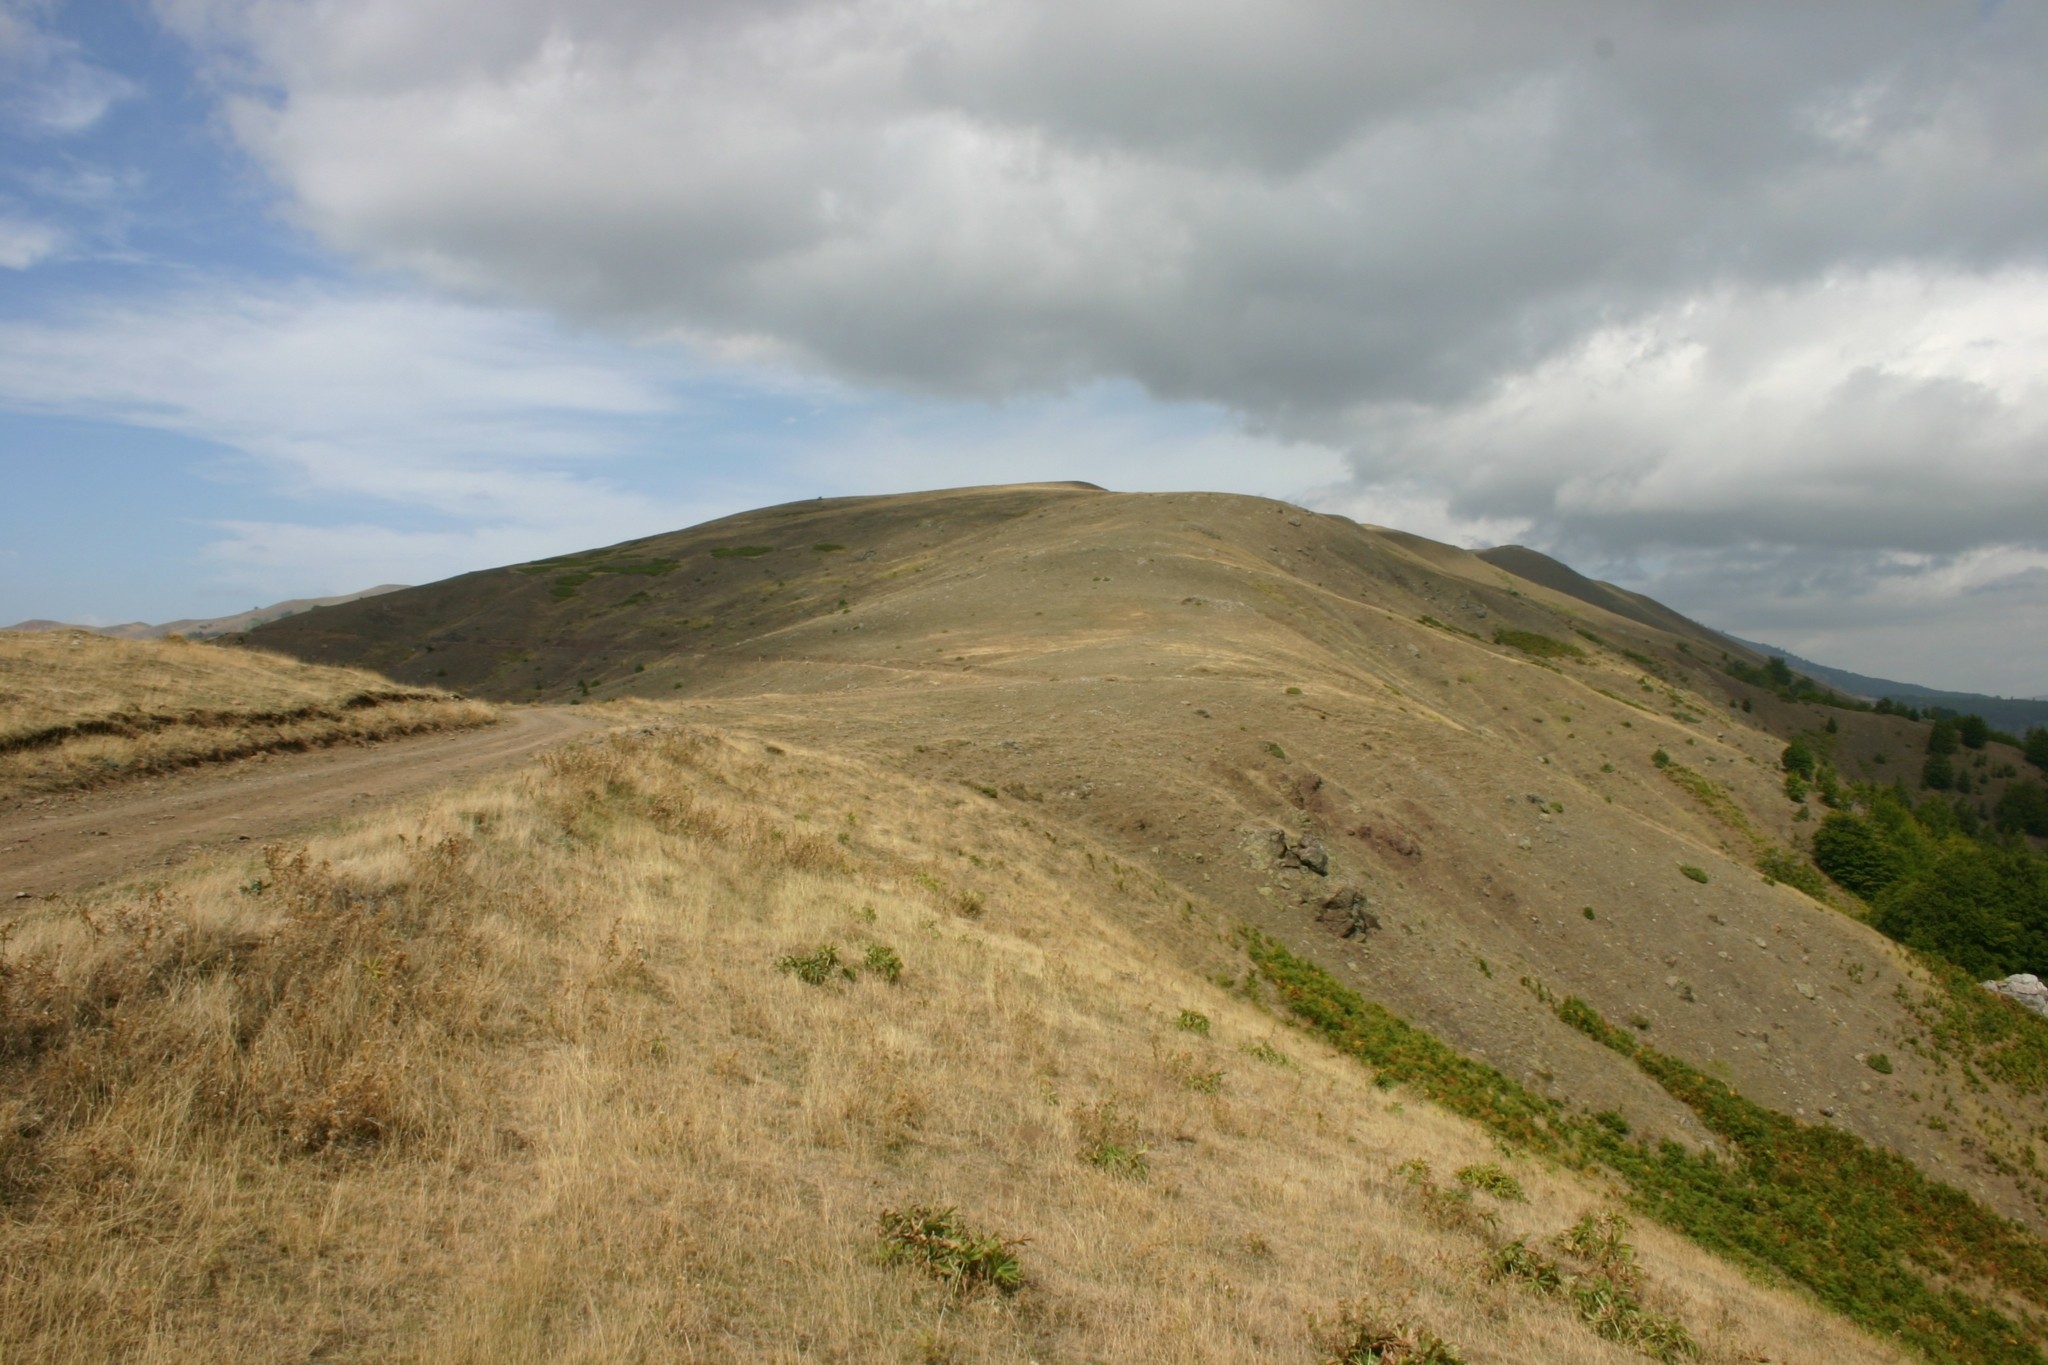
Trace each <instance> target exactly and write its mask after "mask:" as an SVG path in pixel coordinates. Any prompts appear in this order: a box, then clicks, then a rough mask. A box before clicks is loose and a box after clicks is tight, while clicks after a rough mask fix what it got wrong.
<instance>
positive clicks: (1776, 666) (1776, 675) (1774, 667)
mask: <svg viewBox="0 0 2048 1365" xmlns="http://www.w3.org/2000/svg"><path fill="white" fill-rule="evenodd" d="M1764 676H1765V677H1767V678H1769V679H1770V680H1771V686H1773V687H1790V686H1791V685H1792V676H1793V674H1792V666H1791V665H1790V664H1788V663H1786V662H1785V661H1784V660H1783V659H1781V658H1779V657H1778V656H1777V655H1775V654H1773V655H1772V656H1771V661H1770V662H1769V663H1767V664H1765V665H1764Z"/></svg>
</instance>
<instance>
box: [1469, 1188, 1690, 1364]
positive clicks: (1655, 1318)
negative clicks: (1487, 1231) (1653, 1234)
mask: <svg viewBox="0 0 2048 1365" xmlns="http://www.w3.org/2000/svg"><path fill="white" fill-rule="evenodd" d="M1628 1230H1629V1225H1628V1220H1627V1219H1626V1218H1623V1217H1622V1216H1621V1215H1620V1214H1618V1213H1603V1214H1600V1215H1598V1216H1595V1215H1593V1214H1587V1215H1586V1216H1584V1217H1582V1218H1581V1219H1579V1221H1578V1222H1576V1223H1574V1224H1573V1225H1572V1226H1571V1227H1569V1228H1566V1229H1565V1230H1564V1231H1563V1232H1561V1233H1559V1234H1558V1235H1557V1236H1555V1237H1553V1238H1551V1241H1550V1244H1551V1246H1552V1248H1553V1249H1554V1250H1556V1251H1557V1252H1558V1255H1559V1259H1553V1258H1551V1257H1549V1256H1546V1255H1544V1254H1543V1253H1542V1252H1540V1251H1538V1250H1536V1249H1535V1248H1534V1247H1531V1246H1530V1245H1529V1244H1528V1240H1527V1239H1526V1238H1520V1237H1518V1238H1516V1239H1515V1240H1514V1241H1512V1242H1509V1243H1508V1244H1507V1245H1506V1246H1504V1247H1502V1248H1500V1249H1499V1250H1498V1251H1496V1252H1495V1253H1494V1254H1493V1256H1492V1258H1491V1260H1490V1261H1489V1262H1488V1266H1487V1269H1488V1271H1489V1273H1490V1274H1491V1275H1492V1276H1493V1278H1495V1279H1505V1280H1519V1281H1521V1282H1522V1283H1524V1284H1526V1285H1528V1286H1529V1287H1530V1288H1531V1289H1534V1290H1536V1291H1537V1292H1538V1293H1540V1294H1545V1295H1555V1296H1560V1297H1562V1298H1563V1299H1565V1301H1566V1302H1568V1303H1569V1304H1571V1306H1572V1310H1573V1311H1574V1312H1575V1313H1577V1314H1578V1316H1579V1319H1580V1320H1581V1321H1582V1322H1584V1323H1585V1324H1586V1325H1587V1326H1588V1327H1591V1328H1592V1329H1593V1331H1594V1332H1595V1333H1596V1334H1598V1335H1599V1336H1602V1337H1605V1338H1606V1339H1607V1340H1609V1341H1613V1342H1618V1343H1620V1344H1621V1345H1623V1346H1628V1347H1632V1348H1634V1349H1635V1350H1638V1351H1641V1352H1642V1353H1643V1354H1644V1355H1647V1356H1649V1357H1650V1358H1651V1359H1652V1360H1659V1361H1667V1362H1670V1361H1679V1360H1688V1359H1691V1358H1692V1357H1693V1356H1696V1355H1697V1354H1699V1346H1698V1344H1697V1343H1696V1342H1694V1341H1693V1339H1692V1334H1691V1333H1690V1332H1688V1331H1687V1330H1686V1328H1685V1324H1684V1323H1682V1322H1680V1321H1679V1320H1678V1319H1677V1318H1674V1317H1668V1316H1666V1315H1664V1314H1661V1313H1655V1312H1652V1311H1651V1310H1650V1309H1648V1308H1646V1307H1644V1306H1643V1301H1642V1272H1641V1271H1640V1270H1639V1269H1638V1268H1637V1266H1636V1261H1635V1248H1634V1247H1632V1246H1630V1245H1629V1243H1628V1241H1627V1233H1628Z"/></svg>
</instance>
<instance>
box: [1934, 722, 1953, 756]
mask: <svg viewBox="0 0 2048 1365" xmlns="http://www.w3.org/2000/svg"><path fill="white" fill-rule="evenodd" d="M1955 751H1956V723H1955V721H1954V720H1953V719H1951V718H1950V717H1947V716H1943V717H1942V718H1941V719H1940V720H1938V721H1936V722H1934V728H1933V729H1931V730H1929V731H1928V732H1927V752H1928V753H1930V754H1952V753H1954V752H1955Z"/></svg>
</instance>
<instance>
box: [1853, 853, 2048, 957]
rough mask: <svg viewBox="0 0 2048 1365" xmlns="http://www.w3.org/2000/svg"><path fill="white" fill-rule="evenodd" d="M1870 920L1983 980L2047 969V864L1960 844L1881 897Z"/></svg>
mask: <svg viewBox="0 0 2048 1365" xmlns="http://www.w3.org/2000/svg"><path fill="white" fill-rule="evenodd" d="M1870 922H1871V924H1872V925H1873V926H1874V927H1875V928H1876V929H1877V930H1878V931H1879V932H1880V933H1883V934H1886V935H1888V936H1890V937H1892V938H1895V939H1897V940H1898V941H1899V942H1901V943H1905V944H1908V945H1910V946H1912V947H1915V948H1919V949H1921V950H1922V951H1924V952H1931V953H1936V954H1939V955H1940V956H1942V957H1945V958H1947V959H1948V960H1949V961H1951V962H1953V963H1956V964H1957V965H1958V966H1960V967H1962V968H1964V969H1965V970H1966V971H1968V972H1970V973H1971V975H1973V976H1975V977H1977V978H1978V979H1979V980H1984V979H1987V978H1990V977H1999V976H2005V975H2008V974H2009V973H2012V972H2035V973H2040V972H2044V971H2048V861H2044V860H2043V859H2040V858H2036V857H2033V856H2031V855H2030V854H2027V853H2026V852H2024V851H2020V850H2010V849H2001V848H1989V847H1986V846H1985V845H1983V844H1976V843H1970V842H1966V841H1957V842H1955V843H1952V844H1950V845H1949V846H1948V847H1947V848H1946V849H1944V850H1943V852H1942V855H1941V857H1940V858H1939V859H1937V860H1936V861H1935V863H1934V864H1933V866H1931V867H1929V868H1928V869H1926V870H1925V871H1924V872H1920V873H1918V874H1916V875H1914V876H1911V877H1907V878H1905V879H1903V880H1901V881H1899V882H1896V883H1894V884H1893V885H1892V886H1891V887H1890V888H1888V889H1887V890H1886V891H1885V892H1884V893H1883V894H1882V895H1881V896H1879V898H1878V901H1877V905H1876V907H1875V913H1873V914H1872V915H1871V918H1870Z"/></svg>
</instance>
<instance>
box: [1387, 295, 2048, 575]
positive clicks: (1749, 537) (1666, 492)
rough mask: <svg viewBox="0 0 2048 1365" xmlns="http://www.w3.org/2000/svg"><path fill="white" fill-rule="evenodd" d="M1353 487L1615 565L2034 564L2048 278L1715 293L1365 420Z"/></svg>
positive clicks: (2046, 436) (2047, 504)
mask: <svg viewBox="0 0 2048 1365" xmlns="http://www.w3.org/2000/svg"><path fill="white" fill-rule="evenodd" d="M1355 420H1356V423H1357V429H1358V430H1359V431H1360V432H1361V433H1362V439H1361V441H1360V444H1359V447H1358V452H1357V454H1356V456H1355V458H1354V463H1355V466H1356V471H1357V472H1356V477H1357V479H1358V480H1359V482H1361V483H1362V484H1366V485H1373V484H1377V483H1379V482H1382V481H1385V480H1389V479H1399V478H1404V477H1413V472H1414V471H1415V470H1416V469H1417V468H1422V469H1427V470H1428V471H1430V475H1429V477H1430V479H1431V481H1432V482H1434V483H1435V484H1436V485H1437V486H1438V487H1440V488H1443V489H1446V490H1452V494H1451V498H1452V504H1453V506H1454V507H1455V508H1456V509H1458V510H1460V511H1461V512H1463V513H1464V514H1466V515H1470V516H1485V517H1506V518H1520V519H1523V520H1524V521H1526V522H1527V523H1528V524H1529V525H1530V526H1531V527H1532V528H1534V533H1535V534H1537V535H1539V536H1540V537H1542V538H1544V539H1546V540H1548V541H1551V542H1553V543H1569V544H1575V545H1578V546H1580V547H1583V548H1584V549H1586V550H1588V551H1590V552H1594V553H1598V554H1604V555H1608V556H1614V555H1617V554H1621V553H1626V552H1633V551H1636V550H1639V549H1642V548H1643V547H1645V546H1649V545H1655V544H1659V543H1662V544H1689V545H1699V546H1712V545H1723V544H1727V543H1729V542H1731V541H1748V542H1763V543H1768V544H1777V545H1787V546H1806V547H1812V548H1823V547H1831V548H1837V549H1844V550H1849V549H1856V548H1859V547H1861V548H1873V549H1893V550H1901V551H1916V552H1926V553H1935V554H1954V553H1960V552H1962V551H1965V550H1968V549H1970V548H1972V547H1978V546H1985V545H1993V544H2001V543H2007V542H2011V543H2027V542H2031V543H2035V544H2040V545H2042V546H2043V547H2044V548H2048V271H2043V270H2034V269H2010V270H2005V271H2001V272H1998V273H1995V274H1989V275H1981V274H1945V275H1930V274H1927V273H1925V272H1906V271H1877V272H1869V273H1862V274H1842V275H1837V276H1831V277H1827V278H1823V279H1820V280H1817V281H1814V282H1811V283H1806V284H1802V285H1799V286H1787V287H1780V288H1771V289H1755V288H1738V287H1725V288H1721V289H1717V290H1714V291H1712V292H1710V293H1707V294H1703V295H1700V296H1697V297H1693V298H1688V299H1686V300H1683V301H1681V302H1678V303H1676V304H1674V305H1672V306H1671V307H1669V308H1666V309H1663V310H1659V311H1657V312H1655V313H1651V314H1647V315H1643V316H1639V317H1636V318H1633V319H1631V320H1630V321H1628V322H1626V323H1624V324H1618V325H1614V326H1610V327H1604V328H1601V329H1599V330H1597V331H1594V332H1592V333H1591V334H1590V335H1588V336H1587V337H1586V338H1585V339H1584V340H1583V341H1581V342H1580V343H1579V344H1578V345H1576V346H1574V347H1572V348H1571V349H1569V350H1567V351H1564V352H1561V353H1559V354H1557V355H1555V356H1553V357H1551V358H1550V359H1548V360H1546V361H1544V362H1542V363H1541V364H1538V365H1535V366H1532V367H1530V368H1528V369H1526V370H1523V371H1520V372H1518V373H1515V374H1512V375H1509V376H1507V377H1504V378H1503V379H1501V380H1500V381H1498V382H1497V383H1495V384H1494V385H1493V386H1492V387H1491V388H1490V389H1489V390H1487V391H1486V392H1484V393H1481V394H1479V395H1476V396H1474V397H1473V398H1472V399H1470V400H1469V401H1466V402H1462V403H1455V404H1441V405H1421V404H1414V405H1407V406H1405V407H1401V408H1392V407H1388V406H1384V405H1382V406H1370V407H1366V408H1363V409H1360V410H1358V411H1357V412H1356V413H1355Z"/></svg>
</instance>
